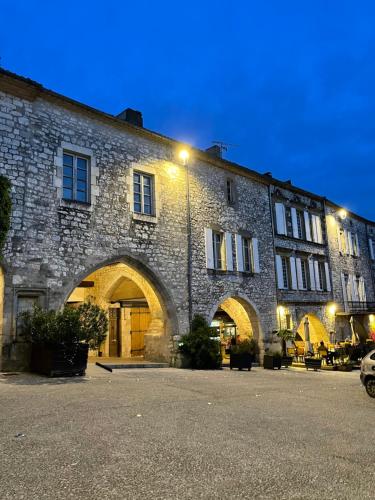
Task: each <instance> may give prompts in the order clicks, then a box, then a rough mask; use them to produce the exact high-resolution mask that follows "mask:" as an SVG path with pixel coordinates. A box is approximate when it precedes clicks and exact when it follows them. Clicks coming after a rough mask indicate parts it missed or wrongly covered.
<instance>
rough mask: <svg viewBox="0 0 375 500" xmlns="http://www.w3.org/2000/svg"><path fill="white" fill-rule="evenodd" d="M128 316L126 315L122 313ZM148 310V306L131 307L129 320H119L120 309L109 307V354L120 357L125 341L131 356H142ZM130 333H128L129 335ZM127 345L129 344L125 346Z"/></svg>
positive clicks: (148, 320)
mask: <svg viewBox="0 0 375 500" xmlns="http://www.w3.org/2000/svg"><path fill="white" fill-rule="evenodd" d="M124 316H125V317H129V316H128V315H126V314H125V315H124ZM150 320H151V319H150V310H149V308H148V307H132V308H131V309H130V321H129V319H125V322H124V321H121V309H120V308H110V309H109V335H108V340H109V353H108V354H109V356H110V357H120V356H121V353H122V352H123V351H126V352H129V350H128V349H124V348H123V347H125V346H126V343H127V342H129V343H130V352H131V356H143V353H144V348H145V343H144V335H145V333H146V332H147V330H148V327H149V325H150ZM129 334H130V335H129ZM126 347H129V346H126Z"/></svg>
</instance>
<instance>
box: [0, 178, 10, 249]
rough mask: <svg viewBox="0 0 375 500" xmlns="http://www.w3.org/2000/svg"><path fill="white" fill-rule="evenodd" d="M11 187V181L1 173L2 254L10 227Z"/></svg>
mask: <svg viewBox="0 0 375 500" xmlns="http://www.w3.org/2000/svg"><path fill="white" fill-rule="evenodd" d="M10 188H11V184H10V181H9V180H8V179H7V178H6V177H4V176H3V175H0V255H1V252H2V250H3V247H4V243H5V240H6V237H7V233H8V231H9V228H10V214H11V211H12V201H11V198H10Z"/></svg>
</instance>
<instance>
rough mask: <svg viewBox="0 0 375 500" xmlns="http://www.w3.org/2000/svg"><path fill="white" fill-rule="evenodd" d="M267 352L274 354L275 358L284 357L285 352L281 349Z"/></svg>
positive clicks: (268, 354) (269, 354)
mask: <svg viewBox="0 0 375 500" xmlns="http://www.w3.org/2000/svg"><path fill="white" fill-rule="evenodd" d="M266 354H267V356H273V357H274V358H282V357H283V353H282V352H281V351H273V352H270V351H267V352H266Z"/></svg>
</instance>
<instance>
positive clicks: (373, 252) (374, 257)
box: [368, 238, 375, 260]
mask: <svg viewBox="0 0 375 500" xmlns="http://www.w3.org/2000/svg"><path fill="white" fill-rule="evenodd" d="M368 246H369V248H370V257H371V260H375V248H374V242H373V241H372V239H371V238H369V240H368Z"/></svg>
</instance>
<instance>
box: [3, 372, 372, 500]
mask: <svg viewBox="0 0 375 500" xmlns="http://www.w3.org/2000/svg"><path fill="white" fill-rule="evenodd" d="M0 398H1V413H0V419H1V437H0V448H1V468H0V479H1V494H0V497H1V499H2V500H8V499H25V500H33V499H38V500H39V499H49V500H55V499H70V498H74V499H101V500H103V499H185V498H191V499H196V498H208V499H211V498H212V499H213V498H223V499H224V498H225V499H236V498H248V499H255V498H263V499H315V498H316V499H330V500H333V499H340V500H342V499H357V498H358V499H366V498H374V491H375V489H374V488H375V484H374V463H375V446H374V423H375V400H372V399H370V398H369V397H368V396H367V395H366V393H365V391H364V389H363V388H362V387H361V385H360V382H359V373H358V372H352V373H338V372H316V373H315V372H306V371H303V370H295V369H289V370H282V371H275V372H272V371H267V370H264V369H262V368H255V369H253V370H252V371H251V372H238V371H232V372H231V371H229V370H228V369H225V370H222V371H216V372H205V371H188V370H177V369H170V368H167V369H143V370H136V369H133V370H122V371H117V372H114V373H112V374H111V373H109V372H106V371H104V370H102V369H100V368H98V367H96V366H94V365H90V366H89V368H88V371H87V375H86V377H84V378H81V379H79V378H77V379H46V378H42V377H39V376H36V375H28V374H22V375H11V376H5V375H1V374H0Z"/></svg>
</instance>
